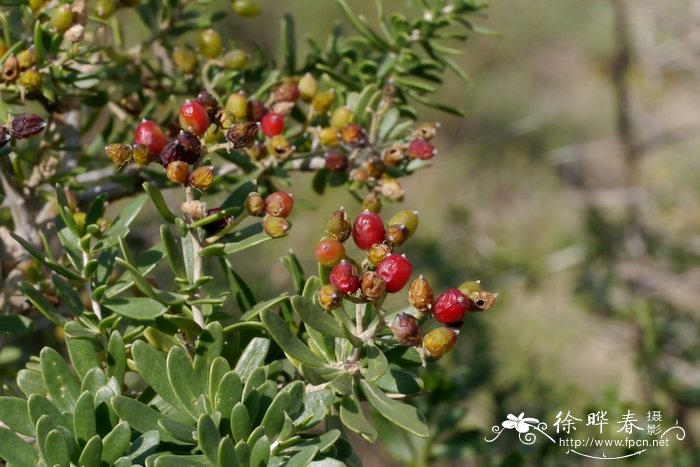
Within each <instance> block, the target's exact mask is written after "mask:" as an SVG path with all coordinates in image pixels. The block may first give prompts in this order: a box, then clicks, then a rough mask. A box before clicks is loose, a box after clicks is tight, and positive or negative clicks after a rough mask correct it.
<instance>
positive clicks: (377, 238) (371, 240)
mask: <svg viewBox="0 0 700 467" xmlns="http://www.w3.org/2000/svg"><path fill="white" fill-rule="evenodd" d="M385 233H386V230H385V229H384V221H383V220H382V218H381V217H379V214H375V213H373V212H370V211H364V212H363V213H362V214H360V215H359V216H357V217H356V218H355V222H354V223H353V226H352V239H353V241H354V242H355V245H357V247H358V248H359V249H361V250H369V249H370V248H371V247H372V245H374V244H375V243H381V242H383V241H384V235H385Z"/></svg>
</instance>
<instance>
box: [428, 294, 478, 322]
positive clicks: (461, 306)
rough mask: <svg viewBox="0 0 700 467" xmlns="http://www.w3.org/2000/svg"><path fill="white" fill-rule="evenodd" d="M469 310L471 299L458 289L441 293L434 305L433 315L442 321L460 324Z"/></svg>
mask: <svg viewBox="0 0 700 467" xmlns="http://www.w3.org/2000/svg"><path fill="white" fill-rule="evenodd" d="M467 311H469V299H468V298H467V297H466V296H465V295H464V294H463V293H462V292H460V291H459V290H458V289H447V290H446V291H444V292H443V293H441V294H440V295H439V296H438V298H437V300H435V305H434V306H433V316H435V319H436V320H438V321H440V322H441V323H446V324H458V323H460V322H461V321H462V320H463V319H464V314H465V313H466V312H467Z"/></svg>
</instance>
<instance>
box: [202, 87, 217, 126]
mask: <svg viewBox="0 0 700 467" xmlns="http://www.w3.org/2000/svg"><path fill="white" fill-rule="evenodd" d="M197 102H199V103H200V104H202V107H204V110H206V111H207V116H208V117H209V120H210V121H212V122H214V121H216V114H217V113H218V112H219V101H218V100H216V97H214V96H212V95H211V93H209V92H207V91H201V92H200V93H199V94H197Z"/></svg>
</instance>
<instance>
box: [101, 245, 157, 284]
mask: <svg viewBox="0 0 700 467" xmlns="http://www.w3.org/2000/svg"><path fill="white" fill-rule="evenodd" d="M118 251H119V249H118V248H112V249H110V250H107V251H105V252H103V253H102V254H100V257H99V260H100V267H98V269H97V271H98V272H100V268H101V267H103V268H104V270H105V272H104V274H105V277H104V282H106V281H107V280H109V276H110V275H111V274H112V270H113V269H114V266H115V265H116V263H117V260H116V255H117V254H118ZM107 252H109V254H106V253H107ZM163 257H164V253H163V251H161V245H160V244H158V245H156V246H154V247H152V248H150V249H148V251H146V252H145V253H143V254H142V255H139V257H138V258H136V260H135V261H133V262H132V264H133V265H134V266H135V267H136V269H137V270H138V271H139V273H140V275H141V276H143V277H145V276H147V275H148V274H150V273H151V271H153V270H154V269H155V268H156V266H158V265H159V264H160V262H161V261H162V260H163ZM133 285H134V278H133V276H132V274H131V273H130V272H129V271H125V272H124V273H123V274H122V276H121V277H120V278H119V279H118V280H117V282H115V283H114V284H113V285H112V286H110V287H109V289H108V290H107V291H106V292H105V296H107V297H115V296H117V295H119V294H120V293H122V292H124V291H125V290H127V289H128V288H129V287H131V286H133Z"/></svg>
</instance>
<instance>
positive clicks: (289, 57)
mask: <svg viewBox="0 0 700 467" xmlns="http://www.w3.org/2000/svg"><path fill="white" fill-rule="evenodd" d="M280 38H281V40H282V44H281V47H280V48H281V50H282V59H283V63H284V71H285V74H286V75H288V76H291V75H293V74H294V72H295V70H296V38H295V27H294V18H292V15H290V14H286V15H284V17H283V18H282V32H281V34H280Z"/></svg>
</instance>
